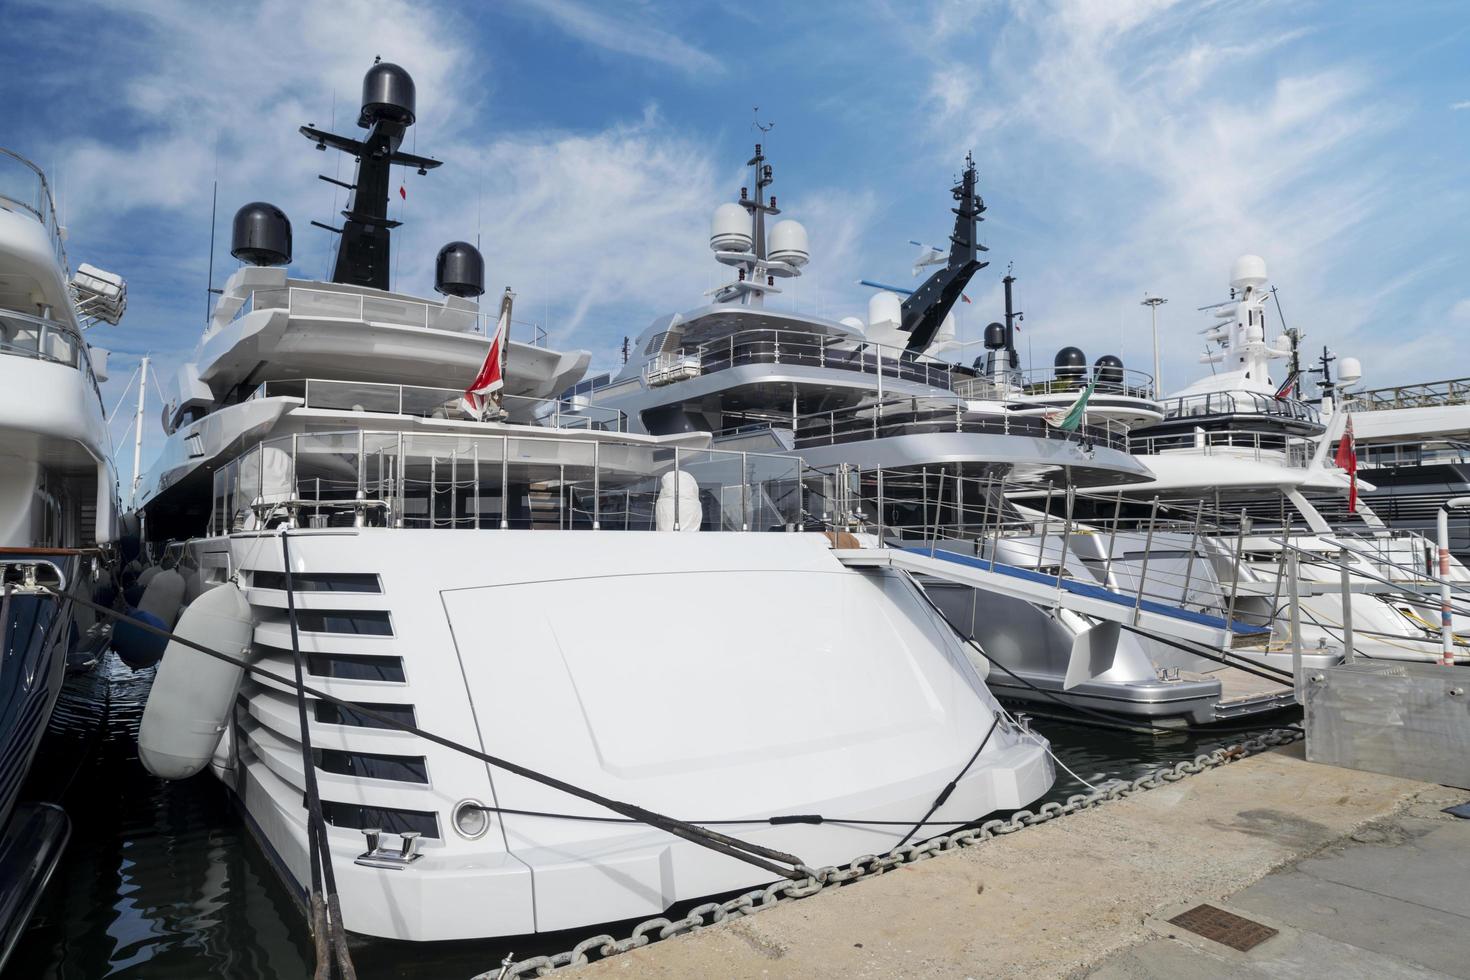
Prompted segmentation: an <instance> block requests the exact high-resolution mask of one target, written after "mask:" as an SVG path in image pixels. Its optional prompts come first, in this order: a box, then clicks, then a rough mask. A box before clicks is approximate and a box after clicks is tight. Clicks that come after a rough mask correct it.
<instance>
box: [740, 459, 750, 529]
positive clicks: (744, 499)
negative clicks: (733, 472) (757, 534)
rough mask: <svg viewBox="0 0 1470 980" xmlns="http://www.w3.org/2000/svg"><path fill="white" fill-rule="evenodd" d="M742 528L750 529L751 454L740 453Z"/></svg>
mask: <svg viewBox="0 0 1470 980" xmlns="http://www.w3.org/2000/svg"><path fill="white" fill-rule="evenodd" d="M740 530H742V531H749V530H750V454H749V453H741V454H740Z"/></svg>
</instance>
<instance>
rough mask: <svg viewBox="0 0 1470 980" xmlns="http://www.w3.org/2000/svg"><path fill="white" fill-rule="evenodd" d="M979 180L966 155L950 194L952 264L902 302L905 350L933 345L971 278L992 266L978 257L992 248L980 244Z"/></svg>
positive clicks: (982, 204) (971, 159)
mask: <svg viewBox="0 0 1470 980" xmlns="http://www.w3.org/2000/svg"><path fill="white" fill-rule="evenodd" d="M977 179H978V178H977V177H976V174H975V157H974V155H973V154H970V153H967V154H965V171H964V173H963V174H961V175H960V179H959V180H958V181H957V182H956V183H955V186H954V189H953V190H952V191H951V193H952V194H953V195H954V199H955V201H956V206H955V207H953V208H951V209H950V210H951V211H953V212H954V215H955V219H954V233H953V234H952V235H950V236H949V261H948V262H947V263H946V264H945V267H944V268H943V269H939V270H937V271H936V272H934V274H932V275H931V276H930V277H929V278H928V279H925V280H924V284H923V285H921V286H920V287H919V288H918V289H916V290H914V292H913V294H912V295H911V296H909V298H908V299H906V300H904V301H903V322H902V324H901V326H900V329H902V330H904V331H907V333H908V335H909V341H908V344H907V345H906V349H907V350H909V351H911V352H914V353H918V352H920V351H923V350H925V349H927V348H928V346H929V345H930V344H931V343H933V342H934V337H935V335H936V334H938V333H939V328H940V327H941V326H942V325H943V324H944V318H945V317H946V316H948V315H949V311H950V310H951V309H953V308H954V305H955V303H956V302H958V301H959V298H960V294H961V293H962V292H964V289H965V286H966V285H968V284H969V282H970V278H971V277H972V276H974V275H975V273H977V272H979V271H980V270H981V269H983V268H985V267H986V266H987V265H989V264H990V263H989V262H981V261H980V259H979V254H978V253H980V252H986V251H989V249H987V248H986V247H985V246H984V245H981V244H980V243H979V242H978V241H977V235H976V233H977V225H978V224H979V222H981V221H983V220H984V219H983V218H981V217H980V216H981V215H982V214H984V213H985V202H984V201H983V200H982V199H981V198H980V195H979V194H978V193H976V190H975V185H976V182H977Z"/></svg>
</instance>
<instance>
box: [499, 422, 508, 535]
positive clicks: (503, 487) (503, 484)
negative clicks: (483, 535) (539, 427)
mask: <svg viewBox="0 0 1470 980" xmlns="http://www.w3.org/2000/svg"><path fill="white" fill-rule="evenodd" d="M508 527H510V436H501V437H500V528H501V530H505V529H506V528H508Z"/></svg>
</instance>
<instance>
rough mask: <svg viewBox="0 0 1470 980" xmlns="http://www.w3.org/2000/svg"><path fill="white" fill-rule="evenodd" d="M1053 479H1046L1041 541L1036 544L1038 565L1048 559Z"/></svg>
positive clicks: (1038, 566)
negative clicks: (1047, 547)
mask: <svg viewBox="0 0 1470 980" xmlns="http://www.w3.org/2000/svg"><path fill="white" fill-rule="evenodd" d="M1051 489H1052V487H1051V481H1050V480H1047V481H1046V503H1045V504H1044V505H1043V506H1042V516H1041V543H1040V544H1038V545H1037V546H1036V567H1037V568H1040V567H1041V565H1042V563H1043V562H1045V561H1046V532H1047V531H1048V530H1049V529H1050V528H1051Z"/></svg>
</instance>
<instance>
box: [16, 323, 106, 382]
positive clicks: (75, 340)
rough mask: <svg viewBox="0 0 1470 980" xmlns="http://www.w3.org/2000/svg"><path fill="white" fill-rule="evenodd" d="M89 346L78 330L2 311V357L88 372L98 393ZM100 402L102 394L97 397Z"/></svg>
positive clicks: (89, 379) (89, 378)
mask: <svg viewBox="0 0 1470 980" xmlns="http://www.w3.org/2000/svg"><path fill="white" fill-rule="evenodd" d="M86 349H87V342H86V340H84V339H83V338H82V336H81V334H79V333H78V332H77V331H76V330H74V329H73V328H72V327H69V326H67V325H66V324H64V323H60V322H58V321H56V320H48V319H46V318H44V317H39V316H31V315H30V314H28V313H16V312H14V311H12V310H0V355H10V356H14V357H29V358H33V359H35V360H40V361H50V362H51V363H52V364H64V365H66V366H67V367H71V368H77V369H78V370H82V371H85V372H86V375H87V381H88V383H89V384H90V385H91V386H92V390H93V391H98V388H97V376H96V375H95V374H94V373H93V371H92V359H91V357H90V356H89V355H88V354H87V353H86ZM98 397H99V398H101V397H102V396H101V394H100V393H99V394H98Z"/></svg>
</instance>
